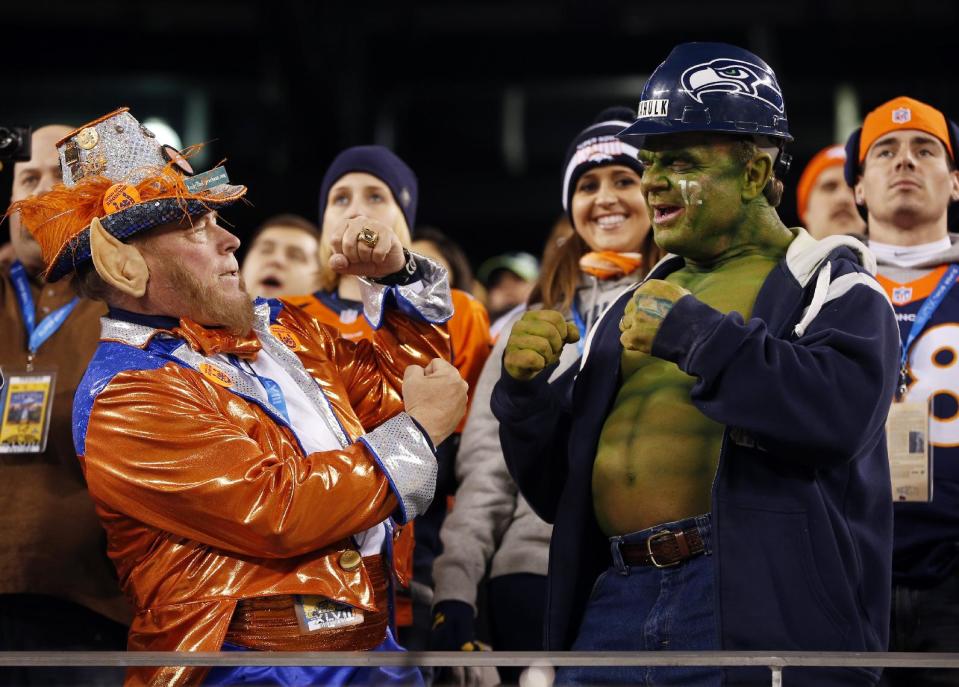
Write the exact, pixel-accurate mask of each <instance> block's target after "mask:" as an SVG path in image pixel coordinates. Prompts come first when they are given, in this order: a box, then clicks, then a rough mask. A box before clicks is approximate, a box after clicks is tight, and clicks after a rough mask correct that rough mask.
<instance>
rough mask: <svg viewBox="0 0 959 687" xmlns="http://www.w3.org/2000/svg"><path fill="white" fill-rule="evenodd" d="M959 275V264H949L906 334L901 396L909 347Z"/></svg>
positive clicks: (900, 382) (904, 382) (900, 376)
mask: <svg viewBox="0 0 959 687" xmlns="http://www.w3.org/2000/svg"><path fill="white" fill-rule="evenodd" d="M957 276H959V264H952V265H949V269H948V270H946V273H945V274H944V275H942V278H941V279H940V280H939V283H938V284H936V288H935V289H933V292H932V293H931V294H929V297H928V298H926V300H925V301H923V303H922V307H921V308H919V312H917V313H916V320H915V321H914V322H913V323H912V328H910V330H909V334H908V336H906V341H905V342H904V343H903V345H902V359H901V360H900V365H899V396H900V397H901V396H902V395H903V394H904V393H906V364H907V362H908V360H909V349H910V348H911V347H912V344H913V343H915V341H916V339H918V338H919V335H920V334H921V333H922V330H923V329H925V328H926V325H927V324H929V321H930V320H931V319H932V316H933V314H934V313H935V312H936V310H937V309H938V308H939V306H940V305H942V302H943V301H944V300H945V299H946V294H947V293H949V289H951V288H952V285H953V284H955V283H956V277H957Z"/></svg>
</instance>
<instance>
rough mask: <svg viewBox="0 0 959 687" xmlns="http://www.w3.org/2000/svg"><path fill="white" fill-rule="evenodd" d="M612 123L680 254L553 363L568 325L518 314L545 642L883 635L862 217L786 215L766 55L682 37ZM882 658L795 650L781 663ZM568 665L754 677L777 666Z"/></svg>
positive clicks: (636, 676) (630, 643)
mask: <svg viewBox="0 0 959 687" xmlns="http://www.w3.org/2000/svg"><path fill="white" fill-rule="evenodd" d="M619 135H620V137H621V138H623V139H624V140H627V141H629V142H630V143H632V144H633V145H636V146H637V147H638V148H639V149H640V154H639V156H640V160H641V161H642V162H643V164H644V171H643V177H642V186H643V191H644V194H645V198H646V203H647V205H648V206H649V208H650V212H651V217H652V225H653V231H654V233H655V239H656V242H657V243H658V244H659V246H660V247H661V248H662V249H663V250H665V251H668V252H670V253H672V254H673V256H672V257H668V258H666V259H664V260H663V261H661V262H660V263H659V264H658V265H657V266H656V267H655V268H654V269H653V271H652V273H651V274H650V275H649V276H648V277H647V279H646V280H645V281H644V282H643V283H642V284H641V285H639V286H638V288H635V289H632V290H631V291H629V292H627V293H626V294H624V295H623V296H621V297H620V298H619V299H618V300H617V301H616V302H615V303H614V304H613V305H612V306H611V307H610V308H609V310H608V311H607V313H606V314H605V316H604V317H603V318H602V319H601V320H600V321H599V322H598V323H597V324H596V326H595V327H594V328H593V329H592V331H591V333H590V334H589V336H588V338H587V341H586V345H585V350H584V353H583V362H582V365H581V367H580V369H579V370H575V371H573V372H572V373H570V374H567V375H565V377H567V382H568V383H567V384H566V385H564V384H562V382H560V383H557V382H555V381H554V383H553V384H552V385H548V384H546V381H545V380H546V378H548V377H549V372H550V370H551V369H552V366H553V365H554V364H555V362H556V360H557V358H558V356H559V353H560V351H561V350H562V348H563V346H564V345H565V344H567V343H569V342H572V341H575V340H576V339H577V338H578V337H577V331H576V328H575V327H574V326H573V325H572V324H571V323H568V322H565V321H564V320H563V318H562V317H561V316H560V314H559V313H556V312H551V311H546V310H541V311H537V312H530V313H527V314H526V315H524V317H523V319H521V320H519V321H518V322H517V324H516V325H515V326H514V327H513V330H512V332H511V334H510V339H509V341H508V343H507V347H506V353H505V355H504V360H503V362H504V370H505V371H504V374H503V376H502V377H501V379H500V381H499V383H498V385H497V387H496V390H495V392H494V394H493V399H492V406H493V410H494V412H495V413H496V415H497V417H498V418H499V420H500V422H501V429H500V434H501V437H502V439H503V448H504V452H505V455H506V458H507V461H508V462H509V464H510V470H511V473H512V474H513V476H514V478H515V479H516V480H517V482H518V483H519V486H520V489H521V490H522V492H523V495H524V496H525V497H526V498H527V500H528V501H529V502H530V504H531V505H532V506H533V508H534V509H535V510H536V511H537V512H538V513H539V515H541V516H542V517H543V518H544V519H546V520H548V521H551V522H553V523H554V530H553V539H552V544H551V552H550V572H549V589H550V593H549V602H548V603H549V607H548V610H547V615H548V617H547V628H546V641H547V645H548V648H550V649H576V650H598V651H609V650H613V651H615V650H664V649H668V650H716V649H724V650H753V651H756V650H807V651H808V650H821V651H829V650H832V651H837V650H846V651H869V650H872V651H878V650H883V649H885V648H886V643H887V636H888V627H887V622H886V617H887V613H888V609H889V589H888V587H887V583H888V581H889V568H890V553H891V538H892V517H891V511H892V508H891V503H890V500H889V488H890V487H889V472H888V463H887V458H886V451H885V441H884V427H883V423H884V420H885V416H886V412H887V410H888V407H889V403H890V400H891V399H892V395H893V391H894V387H895V380H896V365H897V363H896V355H897V350H898V343H899V337H898V332H897V330H896V324H895V318H894V317H893V313H892V309H891V308H890V306H889V303H888V301H887V299H886V297H885V295H884V293H883V291H882V289H881V287H880V286H879V285H878V283H877V282H876V281H875V279H874V278H873V277H872V275H871V274H869V272H870V271H873V270H874V269H875V263H874V262H873V261H872V259H871V257H870V255H869V253H868V251H865V249H864V247H863V246H862V244H861V243H859V242H858V241H856V240H855V239H852V238H848V237H844V236H836V237H831V238H829V239H828V240H825V241H816V240H815V239H813V238H812V237H810V236H809V235H808V234H807V233H806V232H805V231H804V230H803V229H799V228H795V229H790V228H787V227H786V226H784V225H783V223H782V222H781V221H780V219H779V216H778V214H777V212H776V209H775V208H776V205H777V204H778V202H779V199H780V196H781V194H782V185H781V183H780V182H779V180H778V179H777V176H778V175H779V174H781V173H782V171H784V168H785V167H786V165H785V164H784V163H785V162H786V159H785V157H784V153H783V152H782V146H783V145H784V144H785V143H786V142H787V141H789V140H791V137H790V135H789V131H788V125H787V121H786V112H785V106H784V104H783V99H782V94H781V91H780V89H779V86H778V83H777V80H776V76H775V74H774V73H773V71H772V70H771V69H770V68H769V66H768V65H766V64H765V63H764V62H763V61H762V60H761V59H759V58H758V57H757V56H756V55H753V54H752V53H749V52H747V51H745V50H742V49H740V48H737V47H734V46H731V45H724V44H715V43H687V44H683V45H680V46H677V47H676V48H675V49H674V50H673V51H672V53H671V54H670V55H669V57H668V58H667V59H666V61H665V62H663V63H662V64H661V65H660V66H659V67H658V68H657V69H656V71H655V72H654V73H653V74H652V76H651V77H650V79H649V81H648V82H647V84H646V86H645V88H644V90H643V94H642V97H641V101H640V104H639V109H638V118H637V121H636V122H635V123H634V124H633V125H632V126H630V127H629V128H627V129H626V130H625V131H623V132H621V133H620V134H619ZM577 373H578V374H577ZM564 386H565V388H564ZM570 387H571V388H570ZM570 399H571V400H570ZM721 672H724V673H725V675H721ZM877 672H878V671H875V670H866V669H859V668H856V669H798V670H797V669H791V670H787V671H786V673H785V684H787V685H810V686H812V685H816V686H817V687H822V686H824V685H869V684H875V682H876V680H877ZM557 680H558V682H560V683H584V684H597V683H615V684H643V685H719V684H720V681H721V680H725V684H736V685H740V684H757V685H759V684H768V682H769V672H768V670H767V669H755V668H742V669H728V670H725V671H720V670H718V669H715V668H669V667H666V668H661V667H653V668H620V669H614V668H596V667H584V668H575V669H562V670H560V672H559V674H558V675H557Z"/></svg>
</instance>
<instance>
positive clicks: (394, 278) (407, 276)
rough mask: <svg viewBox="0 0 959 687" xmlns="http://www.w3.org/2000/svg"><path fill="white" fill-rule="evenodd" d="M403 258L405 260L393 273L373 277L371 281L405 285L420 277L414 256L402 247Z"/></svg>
mask: <svg viewBox="0 0 959 687" xmlns="http://www.w3.org/2000/svg"><path fill="white" fill-rule="evenodd" d="M403 258H404V259H405V260H406V264H404V265H403V266H402V267H401V268H400V269H398V270H397V271H396V272H393V274H387V275H386V276H385V277H374V278H373V281H375V282H376V283H377V284H382V285H383V286H406V285H407V284H412V283H413V282H415V281H418V280H419V278H420V275H419V269H418V267H417V265H416V258H415V257H414V256H413V254H412V253H410V252H409V251H408V250H406V249H405V248H404V249H403Z"/></svg>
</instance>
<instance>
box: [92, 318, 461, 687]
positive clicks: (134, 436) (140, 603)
mask: <svg viewBox="0 0 959 687" xmlns="http://www.w3.org/2000/svg"><path fill="white" fill-rule="evenodd" d="M447 303H448V301H447ZM257 313H258V320H257V325H256V327H255V328H254V332H255V336H254V337H250V338H249V339H248V340H245V341H244V340H241V341H228V340H227V339H229V338H230V337H228V336H223V335H221V334H220V333H219V332H217V331H213V330H205V329H203V328H202V327H199V326H198V325H195V324H193V323H190V322H189V321H186V320H183V321H181V322H180V323H179V325H178V326H176V322H175V321H172V322H169V323H167V325H168V326H166V327H162V326H160V327H157V326H151V324H154V325H155V324H156V323H143V322H140V323H137V322H131V321H118V320H116V319H107V318H105V319H104V334H103V340H102V341H101V344H100V347H99V349H98V351H97V353H96V355H95V356H94V359H93V361H92V362H91V364H90V367H89V369H88V371H87V374H86V376H85V377H84V380H83V382H81V385H80V388H79V389H78V392H77V399H76V402H75V407H74V425H75V441H76V444H77V450H78V453H79V457H80V461H81V464H82V465H83V468H84V472H85V476H86V479H87V483H88V485H89V489H90V493H91V495H92V497H93V499H94V502H95V504H96V507H97V512H98V514H99V516H100V518H101V521H102V523H103V525H104V527H105V529H106V531H107V536H108V551H109V554H110V557H111V559H112V560H113V562H114V564H115V565H116V568H117V572H118V573H119V577H120V583H121V586H122V588H123V590H124V592H125V593H126V595H127V596H128V598H129V599H130V601H131V602H132V604H133V605H134V607H135V610H136V615H135V618H134V620H133V623H132V625H131V629H130V635H129V640H128V648H129V649H130V650H143V651H174V650H176V651H216V650H218V649H219V648H220V646H221V645H222V642H223V640H224V637H225V635H226V632H227V629H228V626H229V623H230V619H231V616H232V613H233V610H234V608H235V606H236V603H237V601H238V600H239V599H245V598H251V597H257V596H269V595H275V594H311V595H321V596H325V597H328V598H331V599H335V600H337V601H341V602H344V603H347V604H352V605H354V606H357V607H360V608H364V609H368V610H374V609H375V608H376V604H377V603H379V602H382V601H383V600H378V599H374V598H373V596H372V590H371V586H370V581H369V576H368V574H367V572H366V570H365V569H364V567H363V566H362V565H361V566H359V567H357V568H354V569H351V570H346V569H344V568H343V567H341V566H340V565H339V558H340V556H341V555H342V553H343V552H344V551H346V550H348V549H351V548H354V545H353V543H352V541H351V539H350V536H351V535H353V534H356V533H358V532H361V531H363V530H365V529H367V528H369V527H372V526H374V525H376V524H378V523H380V522H382V521H383V520H385V519H386V518H388V517H389V516H390V515H391V514H393V515H394V516H396V517H397V519H399V520H406V519H411V518H413V517H415V515H417V513H418V512H420V511H421V510H424V509H425V508H426V506H427V505H428V504H429V500H430V499H431V498H432V493H428V494H427V493H426V492H431V491H432V486H431V484H430V482H429V480H430V474H429V470H430V469H432V470H433V473H432V479H433V480H435V458H433V456H432V449H431V446H430V445H429V442H428V440H427V439H426V438H425V437H424V435H423V434H422V433H421V432H420V431H419V429H418V428H417V426H416V425H415V423H413V422H412V421H411V420H410V419H409V416H407V415H405V413H402V411H403V403H402V399H401V397H400V391H401V385H402V380H403V371H404V369H405V368H406V366H407V365H410V364H418V365H426V364H427V363H428V361H429V360H431V359H432V358H434V357H442V358H445V359H447V360H449V359H450V355H451V351H450V344H449V337H448V335H447V333H446V331H445V327H444V326H437V325H433V324H429V323H427V322H419V321H415V320H414V319H411V318H407V317H406V316H403V315H401V314H399V313H397V312H395V311H389V310H386V311H385V312H383V313H381V316H382V317H383V326H382V327H381V328H380V329H378V330H377V331H376V333H375V334H374V336H373V337H372V340H370V341H360V342H357V343H353V342H349V341H347V340H345V339H342V338H339V337H338V336H337V335H336V332H335V330H333V329H331V328H329V327H327V326H325V325H322V324H320V323H318V322H317V321H316V320H314V319H313V318H311V317H310V316H308V315H307V314H305V313H303V312H302V311H300V310H299V309H297V308H294V307H286V306H282V305H281V304H280V303H279V302H277V301H269V302H267V301H262V302H260V305H259V306H258V308H257ZM447 317H448V315H447ZM129 319H135V318H129ZM437 320H442V317H435V318H434V319H433V321H437ZM171 325H172V326H171ZM260 345H262V346H263V347H264V348H268V347H272V348H270V350H271V352H272V351H276V350H278V348H279V349H282V348H283V347H284V346H285V347H286V348H288V349H289V350H290V351H292V353H293V354H295V360H294V361H292V362H291V365H293V366H295V365H296V362H295V361H299V364H301V367H300V368H299V369H300V370H305V372H306V373H308V374H309V377H312V380H315V382H316V384H315V385H312V384H311V383H310V382H307V384H311V385H312V386H314V387H315V390H321V391H322V393H315V397H316V398H317V404H319V405H317V407H321V406H322V404H323V403H326V404H327V405H326V408H328V409H330V410H331V411H332V413H328V414H327V421H328V422H329V423H330V426H331V427H333V428H334V430H335V427H336V425H337V424H338V426H339V428H340V430H339V437H340V443H341V444H342V449H339V450H332V451H324V452H318V453H313V454H310V455H304V452H303V451H302V449H301V448H300V445H299V442H298V440H297V438H296V436H295V435H294V433H293V432H292V431H291V430H290V429H289V428H288V427H287V426H286V425H284V424H283V423H281V422H278V421H277V420H276V419H274V417H275V413H274V414H271V412H269V406H268V405H265V404H262V403H258V402H255V401H254V400H251V399H249V398H245V397H244V396H242V395H240V394H238V393H236V389H231V388H230V387H229V386H226V384H227V383H228V380H224V379H223V378H222V375H221V374H218V372H217V370H216V369H215V368H211V367H209V365H211V364H215V360H216V359H215V358H214V357H213V356H215V354H217V353H223V352H229V351H231V350H232V351H235V352H237V353H238V354H239V355H246V356H250V355H254V354H255V350H256V349H257V348H259V346H260ZM281 352H282V351H281ZM287 355H288V353H287ZM273 357H274V358H276V357H277V355H274V356H273ZM184 360H186V361H187V362H188V363H190V364H184V362H183V361H184ZM203 361H206V362H203ZM205 365H207V367H204V366H205ZM304 379H307V380H308V379H309V378H307V377H305V376H304ZM320 415H322V413H320ZM384 423H385V424H384ZM430 460H432V466H430V465H429V461H430ZM204 672H205V671H204V669H196V668H183V667H179V668H176V667H171V668H164V669H153V668H135V669H131V670H129V671H128V676H127V682H128V684H164V685H166V684H192V683H196V682H198V681H199V680H200V679H201V678H202V675H203V674H204Z"/></svg>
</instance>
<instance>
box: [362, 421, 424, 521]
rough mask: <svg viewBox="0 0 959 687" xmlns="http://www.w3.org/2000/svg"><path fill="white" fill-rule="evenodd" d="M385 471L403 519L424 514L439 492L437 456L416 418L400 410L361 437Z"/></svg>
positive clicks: (407, 519) (410, 518)
mask: <svg viewBox="0 0 959 687" xmlns="http://www.w3.org/2000/svg"><path fill="white" fill-rule="evenodd" d="M359 440H360V441H362V442H363V443H364V444H366V447H367V448H368V449H370V451H371V452H372V453H373V455H374V456H375V458H376V462H377V464H378V465H379V466H380V468H381V469H382V470H383V472H385V473H386V478H387V479H388V480H389V481H390V485H391V486H392V487H393V491H394V492H396V497H397V499H399V502H400V515H401V516H402V517H401V519H399V518H398V519H399V520H400V522H403V523H405V522H409V521H411V520H412V519H413V518H415V517H416V516H417V515H422V514H423V513H425V512H426V509H427V508H429V506H430V503H432V502H433V494H434V493H435V492H436V456H435V455H433V449H432V448H431V447H430V442H429V441H428V440H427V438H426V437H425V436H423V433H422V432H421V431H420V429H419V427H417V426H416V423H415V422H413V419H412V418H411V417H410V416H409V415H407V414H406V413H400V414H399V415H396V416H394V417H391V418H390V419H389V420H387V421H386V422H384V423H383V424H382V425H380V426H379V427H377V428H376V429H374V430H373V431H372V432H367V433H366V434H364V435H363V436H361V437H360V438H359Z"/></svg>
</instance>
